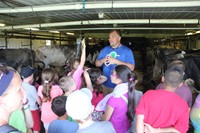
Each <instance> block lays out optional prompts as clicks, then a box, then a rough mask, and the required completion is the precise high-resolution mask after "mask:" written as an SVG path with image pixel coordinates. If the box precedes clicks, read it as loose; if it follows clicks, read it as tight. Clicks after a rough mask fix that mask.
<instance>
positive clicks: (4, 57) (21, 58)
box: [0, 49, 35, 69]
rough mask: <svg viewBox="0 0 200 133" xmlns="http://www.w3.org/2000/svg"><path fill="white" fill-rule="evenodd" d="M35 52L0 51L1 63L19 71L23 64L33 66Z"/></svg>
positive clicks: (18, 50) (25, 50)
mask: <svg viewBox="0 0 200 133" xmlns="http://www.w3.org/2000/svg"><path fill="white" fill-rule="evenodd" d="M34 62H35V52H34V51H33V50H30V49H0V63H1V64H5V65H8V66H11V67H13V68H14V69H17V68H18V67H19V66H20V65H21V64H24V65H29V66H33V65H34Z"/></svg>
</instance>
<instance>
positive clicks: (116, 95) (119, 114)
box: [102, 65, 140, 133]
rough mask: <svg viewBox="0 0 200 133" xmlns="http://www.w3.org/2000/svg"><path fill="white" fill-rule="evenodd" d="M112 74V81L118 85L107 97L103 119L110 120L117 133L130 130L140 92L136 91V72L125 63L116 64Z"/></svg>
mask: <svg viewBox="0 0 200 133" xmlns="http://www.w3.org/2000/svg"><path fill="white" fill-rule="evenodd" d="M110 76H111V82H112V83H114V84H116V85H117V86H116V87H115V88H114V90H113V93H111V94H110V97H109V98H107V97H105V98H107V99H108V101H107V102H106V104H107V107H106V110H105V113H104V114H103V116H102V120H109V121H110V122H111V123H112V124H113V126H114V128H115V130H116V132H117V133H125V132H127V131H128V130H130V127H131V122H132V121H133V120H134V116H135V113H134V112H135V107H136V104H137V102H138V101H139V98H140V97H136V95H137V94H136V93H138V92H137V91H135V84H136V81H137V79H136V78H135V73H132V72H131V70H130V69H129V68H128V67H127V66H125V65H118V66H116V67H115V69H114V71H113V73H112V75H110ZM139 94H140V93H139Z"/></svg>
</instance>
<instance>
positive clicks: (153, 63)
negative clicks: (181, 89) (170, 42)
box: [143, 47, 200, 90]
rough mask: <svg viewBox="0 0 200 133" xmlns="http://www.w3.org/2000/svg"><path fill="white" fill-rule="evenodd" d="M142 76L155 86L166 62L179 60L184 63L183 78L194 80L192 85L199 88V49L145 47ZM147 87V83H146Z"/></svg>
mask: <svg viewBox="0 0 200 133" xmlns="http://www.w3.org/2000/svg"><path fill="white" fill-rule="evenodd" d="M143 56H144V58H143V59H144V68H145V69H144V76H143V78H144V79H146V80H149V81H151V84H152V87H155V86H156V85H157V84H158V83H159V82H160V80H161V76H162V75H163V73H164V70H165V69H166V66H167V64H169V63H170V62H171V61H173V60H176V59H178V60H181V61H183V62H184V63H185V65H186V70H185V76H184V79H191V80H193V81H194V87H195V88H196V89H197V90H200V50H185V51H182V50H179V49H173V48H158V47H157V48H149V47H148V48H146V49H145V52H144V55H143ZM148 87H149V85H148Z"/></svg>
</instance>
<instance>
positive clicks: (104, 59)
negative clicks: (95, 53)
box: [95, 58, 106, 67]
mask: <svg viewBox="0 0 200 133" xmlns="http://www.w3.org/2000/svg"><path fill="white" fill-rule="evenodd" d="M105 62H106V58H103V59H100V60H96V61H95V65H96V67H101V66H102V65H103V64H104V63H105Z"/></svg>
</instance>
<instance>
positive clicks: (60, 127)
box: [48, 96, 78, 133]
mask: <svg viewBox="0 0 200 133" xmlns="http://www.w3.org/2000/svg"><path fill="white" fill-rule="evenodd" d="M66 100H67V97H66V96H58V97H55V98H54V99H53V101H52V105H51V109H52V110H53V112H54V113H55V114H56V115H57V116H58V119H57V120H54V121H52V122H51V123H50V125H49V129H48V133H76V131H77V130H78V124H77V123H75V122H71V121H69V120H67V119H66V118H67V114H66V109H65V104H66Z"/></svg>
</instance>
